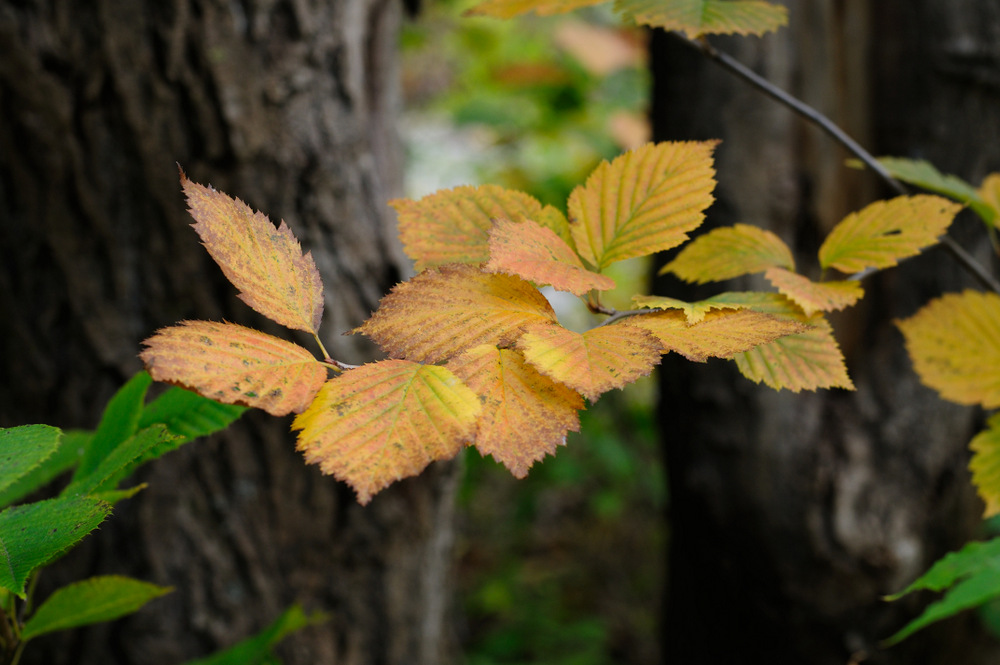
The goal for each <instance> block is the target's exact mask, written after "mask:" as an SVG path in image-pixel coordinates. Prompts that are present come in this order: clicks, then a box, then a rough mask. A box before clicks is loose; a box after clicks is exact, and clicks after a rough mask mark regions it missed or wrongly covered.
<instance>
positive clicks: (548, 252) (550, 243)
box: [485, 219, 615, 296]
mask: <svg viewBox="0 0 1000 665" xmlns="http://www.w3.org/2000/svg"><path fill="white" fill-rule="evenodd" d="M485 269H486V271H487V272H502V273H506V274H508V275H517V276H518V277H521V278H523V279H526V280H529V281H531V282H534V283H535V284H538V285H540V286H552V288H554V289H556V290H558V291H569V292H570V293H572V294H575V295H578V296H582V295H584V294H585V293H587V292H588V291H590V290H591V289H596V290H598V291H606V290H608V289H613V288H615V282H614V280H613V279H611V278H610V277H607V276H605V275H601V274H598V273H596V272H591V271H590V270H587V269H586V268H585V267H584V265H583V262H582V261H580V257H578V256H577V255H576V252H574V251H573V249H572V248H571V247H570V246H569V245H567V244H566V242H565V241H564V240H563V239H562V238H560V237H559V236H557V235H556V234H555V233H554V232H553V231H552V230H550V229H547V228H545V227H543V226H540V225H539V224H536V223H535V222H533V221H531V220H525V221H523V222H512V221H511V220H509V219H502V220H499V221H497V222H496V223H495V224H494V226H493V230H492V231H491V232H490V260H489V262H488V263H487V264H486V266H485Z"/></svg>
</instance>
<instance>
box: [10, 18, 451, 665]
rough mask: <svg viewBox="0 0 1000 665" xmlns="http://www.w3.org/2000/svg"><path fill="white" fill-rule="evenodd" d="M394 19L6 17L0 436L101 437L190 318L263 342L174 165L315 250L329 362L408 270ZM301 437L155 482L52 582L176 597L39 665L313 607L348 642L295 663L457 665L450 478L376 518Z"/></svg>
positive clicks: (315, 636) (173, 468)
mask: <svg viewBox="0 0 1000 665" xmlns="http://www.w3.org/2000/svg"><path fill="white" fill-rule="evenodd" d="M399 16H400V6H399V3H398V2H396V1H395V0H304V1H301V2H292V1H291V0H269V1H265V0H237V1H234V2H230V1H222V0H147V1H144V2H138V1H136V2H118V1H115V0H98V1H95V2H56V1H52V0H48V1H45V0H34V1H24V2H5V3H3V4H2V5H0V118H2V122H0V154H2V160H0V210H2V211H3V212H2V215H3V222H2V225H0V311H2V319H0V330H2V335H0V349H2V354H3V355H2V357H0V366H2V367H3V374H4V381H3V383H2V385H0V425H3V426H10V425H15V424H24V423H31V422H44V423H50V424H54V425H58V426H62V427H88V428H90V427H93V426H94V425H95V424H96V422H97V419H98V417H99V415H100V409H101V407H102V406H103V404H104V403H105V402H106V400H107V399H108V398H109V397H110V395H111V394H112V393H113V391H114V390H115V389H116V388H117V387H119V386H120V385H121V384H122V383H123V382H124V381H125V380H126V379H127V378H128V377H129V376H130V375H131V374H132V373H134V372H135V371H137V370H138V369H140V364H139V361H138V359H137V353H138V351H139V344H140V341H141V340H142V339H144V338H145V337H147V336H149V335H150V334H151V333H153V332H154V331H155V330H156V329H157V328H158V327H161V326H164V325H169V324H173V323H174V322H177V321H179V320H181V319H192V318H208V319H215V320H220V319H223V318H225V319H227V320H231V321H233V320H235V321H241V322H248V323H250V324H252V325H261V324H262V321H261V319H260V318H259V317H258V318H255V317H254V315H253V314H252V312H250V311H249V310H248V309H247V308H246V307H245V306H244V305H242V303H240V302H239V301H237V300H236V299H235V297H234V289H233V288H232V287H230V286H229V285H228V284H227V283H226V282H225V280H224V279H223V278H222V275H221V273H220V271H219V270H218V268H217V267H216V266H214V265H213V264H212V263H211V261H210V260H209V259H208V257H207V254H206V253H205V252H204V250H203V249H202V248H201V247H200V246H199V244H198V241H197V238H196V236H195V234H194V232H193V231H192V230H191V229H190V228H189V227H188V224H189V222H190V221H191V220H190V218H189V217H188V216H187V214H186V212H185V204H184V201H183V198H182V195H181V192H180V186H179V183H178V175H177V166H176V163H179V164H180V165H181V166H183V168H184V169H185V170H186V172H187V173H188V175H189V176H190V177H191V178H192V179H193V180H195V181H199V182H203V183H211V184H212V185H214V186H215V187H216V188H218V189H222V190H224V191H226V192H227V193H229V194H231V195H233V196H239V197H240V198H242V199H244V200H246V201H247V202H248V203H250V204H251V205H252V206H253V207H255V208H259V209H261V210H263V211H264V212H266V213H268V214H269V215H270V216H271V217H272V220H273V221H275V222H276V221H277V220H278V219H279V218H284V219H285V220H286V221H287V222H288V223H289V225H290V226H291V227H292V228H293V230H294V231H295V232H296V234H297V235H298V236H299V238H300V239H302V240H303V243H304V245H305V246H306V247H307V248H308V249H310V250H312V252H313V253H314V255H315V257H316V259H317V264H318V266H319V268H320V271H321V272H322V275H323V279H324V283H325V284H326V316H325V321H324V334H325V336H326V343H327V348H328V349H330V351H331V352H332V353H334V355H335V356H337V357H342V358H344V359H345V360H347V361H349V362H360V361H363V360H365V359H366V357H367V356H368V355H369V354H370V353H371V350H370V349H368V348H365V347H363V346H361V345H360V343H359V342H358V338H356V337H342V336H340V335H339V333H340V332H342V331H344V330H347V329H350V328H352V327H353V326H355V325H357V324H359V323H360V322H361V321H362V320H364V319H365V318H366V317H367V316H368V314H369V313H370V311H371V310H372V309H374V308H375V307H376V304H377V302H378V299H379V298H380V296H381V295H382V294H383V293H384V292H385V291H386V289H387V288H388V287H390V286H391V285H392V284H393V283H394V282H395V281H397V280H398V278H399V275H400V273H401V272H402V270H403V268H402V266H403V265H404V263H403V262H402V260H401V259H400V255H399V252H398V250H397V249H396V245H394V242H395V232H394V229H393V220H392V218H391V217H390V212H389V209H388V208H387V206H386V205H385V201H386V199H388V198H390V197H391V196H392V195H394V194H397V193H398V185H399V180H400V159H399V153H400V151H399V145H398V140H397V136H396V133H395V126H394V120H395V114H396V110H397V108H396V107H397V87H396V58H395V45H396V29H397V23H398V20H399ZM289 422H290V421H289V419H273V418H268V417H261V415H260V414H254V415H249V416H247V417H245V419H244V421H243V422H241V423H240V424H238V426H236V427H233V428H232V429H231V430H230V431H228V432H227V433H225V435H223V436H218V437H215V438H214V439H213V440H212V441H210V442H200V443H196V444H193V445H191V446H188V447H186V448H185V449H182V450H181V451H179V452H177V453H174V454H172V455H170V456H168V457H167V458H164V459H163V460H160V461H158V462H156V463H154V464H153V465H152V467H151V468H150V470H149V471H148V472H147V473H146V475H145V476H144V478H143V480H145V481H147V482H149V484H150V487H149V489H148V490H147V491H145V492H143V493H141V494H139V495H138V496H137V497H136V498H134V499H132V500H130V501H128V502H125V503H123V504H121V505H120V506H119V507H118V509H117V511H116V515H115V516H114V517H113V518H112V520H111V521H109V522H108V523H107V524H106V525H105V526H104V527H102V529H101V531H100V532H98V533H97V534H95V535H93V536H91V537H90V538H88V540H87V541H86V546H85V547H83V548H82V549H81V550H79V551H75V552H74V553H72V554H71V555H70V556H69V557H68V558H67V559H65V560H64V562H63V563H64V564H65V565H64V566H63V567H62V568H61V569H60V570H57V571H53V572H52V573H51V574H50V575H48V577H46V578H45V582H49V583H50V584H48V585H46V586H47V587H51V586H52V585H53V584H54V583H55V582H65V581H68V580H70V579H77V578H79V577H83V576H85V575H89V574H94V573H97V572H102V573H111V572H113V573H121V574H129V575H133V576H137V577H140V578H143V579H148V580H150V581H153V582H156V583H160V584H165V585H172V586H174V587H176V591H175V592H174V593H173V594H171V595H170V596H167V597H165V598H163V599H161V600H158V601H156V602H155V604H153V605H150V606H149V607H148V608H147V609H146V610H144V611H143V612H141V613H140V614H138V615H136V616H134V617H133V618H130V619H128V620H125V621H123V622H120V623H118V624H115V625H114V626H110V627H109V626H104V627H95V628H92V629H86V630H80V631H74V632H71V633H68V634H64V635H62V636H58V637H53V638H52V639H51V640H49V639H39V640H38V641H37V643H33V644H32V645H31V646H30V647H29V649H28V650H27V652H26V654H25V660H24V662H28V663H41V662H45V663H102V664H108V663H143V664H150V663H153V664H156V663H164V664H166V663H177V662H180V661H181V660H183V659H187V658H192V657H196V656H201V655H205V654H207V653H208V652H209V651H211V650H214V649H217V648H219V647H222V646H225V645H228V644H231V643H233V642H235V641H237V640H238V639H242V638H244V637H246V636H248V635H249V634H251V633H252V632H254V631H256V630H258V629H260V628H262V627H263V626H264V625H266V624H267V623H269V622H270V621H271V620H273V619H274V618H275V617H276V616H277V614H278V613H279V612H280V611H281V610H282V609H283V608H284V607H286V606H287V605H289V604H291V603H292V602H295V601H301V602H302V603H304V604H305V605H306V606H307V607H308V608H310V609H314V610H325V611H328V612H330V613H331V614H332V619H331V620H330V621H329V622H328V623H326V624H324V625H323V626H321V627H319V628H316V629H312V630H310V631H308V632H306V633H304V634H302V635H301V636H297V637H295V638H293V639H292V640H291V644H290V645H289V646H288V647H287V648H286V649H285V651H284V655H285V657H286V662H288V663H310V664H312V663H352V664H357V665H370V664H374V663H434V664H436V663H440V662H442V660H443V655H442V653H441V652H440V647H441V643H442V640H441V638H442V633H443V620H442V619H443V610H444V605H445V603H444V600H443V599H445V598H446V597H447V595H446V591H447V590H446V581H445V578H446V575H445V572H446V570H447V562H448V560H449V549H450V543H451V517H452V515H451V511H452V493H453V489H454V481H455V477H454V476H455V472H454V467H453V466H451V465H437V466H435V467H434V468H433V469H431V470H430V471H429V472H428V473H426V474H425V475H424V476H423V477H421V478H418V479H415V480H410V481H406V482H403V483H400V484H399V485H398V486H396V487H394V488H392V489H390V490H389V491H386V492H385V493H384V494H383V495H380V496H379V497H376V498H375V500H374V501H373V502H372V504H371V505H370V506H368V507H367V508H360V507H359V506H358V505H357V504H356V502H355V501H354V498H353V495H352V494H351V493H350V492H349V491H347V490H346V489H345V488H344V487H343V486H341V485H338V484H337V483H335V482H334V481H333V479H332V478H329V477H322V476H320V474H319V473H318V472H317V471H316V469H314V468H307V467H306V466H305V464H304V463H303V461H302V459H301V457H300V455H299V454H297V453H296V452H295V450H294V438H293V436H292V435H291V434H290V433H289V431H288V426H289Z"/></svg>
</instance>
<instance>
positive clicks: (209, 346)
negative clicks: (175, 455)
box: [139, 321, 327, 416]
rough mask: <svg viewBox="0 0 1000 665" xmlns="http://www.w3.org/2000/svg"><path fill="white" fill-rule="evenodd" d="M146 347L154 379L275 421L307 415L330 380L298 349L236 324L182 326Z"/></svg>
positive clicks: (322, 368)
mask: <svg viewBox="0 0 1000 665" xmlns="http://www.w3.org/2000/svg"><path fill="white" fill-rule="evenodd" d="M143 345H144V346H145V347H146V348H145V350H144V351H143V352H142V353H140V354H139V357H140V358H142V361H143V362H144V363H145V364H146V371H148V372H149V375H150V376H152V377H153V379H155V380H157V381H164V382H166V383H172V384H174V385H178V386H181V387H183V388H188V389H189V390H193V391H195V392H197V393H198V394H199V395H202V396H204V397H208V398H210V399H214V400H216V401H217V402H223V403H225V404H243V405H245V406H252V407H256V408H258V409H263V410H265V411H267V412H268V413H270V414H272V415H275V416H283V415H285V414H287V413H292V412H295V413H299V412H301V411H303V410H304V409H305V408H306V407H307V406H309V403H310V402H311V401H312V399H313V397H314V396H315V395H316V392H317V391H318V390H319V388H320V386H322V385H323V382H324V381H326V377H327V370H326V367H325V366H324V365H322V364H321V363H320V362H319V361H318V360H316V358H315V357H314V356H313V355H312V354H311V353H309V351H308V350H306V349H304V348H302V347H301V346H299V345H298V344H293V343H292V342H287V341H285V340H283V339H281V338H279V337H274V336H273V335H268V334H267V333H263V332H261V331H259V330H254V329H252V328H245V327H243V326H239V325H236V324H234V323H216V322H214V321H182V322H181V324H180V325H178V326H173V327H170V328H163V329H162V330H159V331H157V333H156V334H155V335H153V336H152V337H150V338H149V339H147V340H146V341H145V342H143Z"/></svg>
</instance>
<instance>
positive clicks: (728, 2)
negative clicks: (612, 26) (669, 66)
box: [615, 0, 788, 39]
mask: <svg viewBox="0 0 1000 665" xmlns="http://www.w3.org/2000/svg"><path fill="white" fill-rule="evenodd" d="M615 9H616V10H618V11H620V12H622V13H624V14H625V15H627V16H630V17H632V18H634V19H635V21H636V23H639V24H641V25H651V26H655V27H660V28H663V29H664V30H679V31H681V32H683V33H685V34H686V35H687V36H688V37H689V38H690V39H694V38H695V37H698V36H699V35H706V34H737V35H762V34H764V33H765V32H769V31H771V30H777V29H778V28H780V27H781V26H783V25H786V24H787V23H788V10H787V9H786V8H785V7H783V6H781V5H777V4H772V3H769V2H757V1H754V0H666V1H665V0H617V1H616V2H615Z"/></svg>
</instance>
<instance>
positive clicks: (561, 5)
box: [465, 0, 607, 18]
mask: <svg viewBox="0 0 1000 665" xmlns="http://www.w3.org/2000/svg"><path fill="white" fill-rule="evenodd" d="M602 2H607V0H486V1H485V2H481V3H479V4H478V5H476V6H474V7H473V8H472V9H470V10H468V11H466V12H465V15H466V16H493V17H494V18H513V17H515V16H519V15H521V14H527V13H528V12H535V13H536V14H538V15H539V16H551V15H552V14H565V13H567V12H571V11H573V10H575V9H580V8H581V7H589V6H590V5H599V4H601V3H602Z"/></svg>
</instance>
